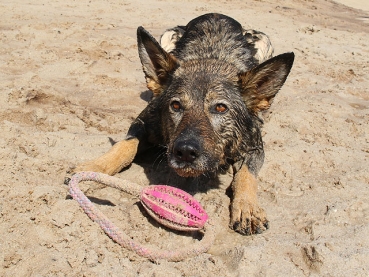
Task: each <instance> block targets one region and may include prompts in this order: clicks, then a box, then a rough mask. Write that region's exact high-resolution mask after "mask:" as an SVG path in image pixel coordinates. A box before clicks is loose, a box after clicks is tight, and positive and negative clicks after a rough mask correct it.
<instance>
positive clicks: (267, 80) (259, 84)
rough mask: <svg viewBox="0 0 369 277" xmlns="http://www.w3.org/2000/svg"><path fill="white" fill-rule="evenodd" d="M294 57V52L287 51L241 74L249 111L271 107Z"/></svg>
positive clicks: (242, 88) (243, 93)
mask: <svg viewBox="0 0 369 277" xmlns="http://www.w3.org/2000/svg"><path fill="white" fill-rule="evenodd" d="M294 58H295V55H294V53H285V54H282V55H279V56H276V57H274V58H271V59H269V60H267V61H265V62H264V63H262V64H260V65H258V66H256V67H254V68H253V69H251V70H250V71H248V72H245V73H241V74H240V75H239V78H240V82H241V94H242V97H243V98H244V101H245V104H246V107H247V109H248V110H249V111H251V112H252V113H254V114H257V113H258V112H260V111H263V110H266V109H268V108H269V107H270V105H271V104H272V101H273V98H274V96H275V95H276V94H277V92H278V91H279V89H280V88H281V87H282V85H283V84H284V82H285V81H286V79H287V76H288V74H289V73H290V70H291V67H292V64H293V60H294Z"/></svg>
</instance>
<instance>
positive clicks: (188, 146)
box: [173, 140, 200, 163]
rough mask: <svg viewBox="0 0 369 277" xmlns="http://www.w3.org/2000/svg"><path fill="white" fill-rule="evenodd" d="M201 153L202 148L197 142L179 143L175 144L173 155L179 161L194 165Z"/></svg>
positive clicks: (186, 141)
mask: <svg viewBox="0 0 369 277" xmlns="http://www.w3.org/2000/svg"><path fill="white" fill-rule="evenodd" d="M199 152H200V147H199V145H198V144H197V143H196V142H195V141H190V140H185V141H178V142H176V143H175V144H174V147H173V154H174V156H175V158H176V159H177V160H178V161H182V162H188V163H192V162H194V161H195V160H196V159H197V158H198V156H199Z"/></svg>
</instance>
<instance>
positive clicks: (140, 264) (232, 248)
mask: <svg viewBox="0 0 369 277" xmlns="http://www.w3.org/2000/svg"><path fill="white" fill-rule="evenodd" d="M362 3H364V2H362ZM365 10H367V11H368V8H367V7H366V8H365V9H362V10H358V9H355V8H353V7H348V6H344V5H342V4H338V3H336V2H332V1H330V0H327V1H322V0H315V1H300V0H287V1H272V0H263V1H242V0H233V1H212V0H208V1H202V0H200V1H199V0H196V1H194V0H186V1H167V0H161V1H154V0H145V1H143V0H138V1H86V0H82V1H72V0H66V1H50V0H40V1H37V2H35V1H30V0H13V1H2V2H1V3H0V15H1V21H0V80H1V86H0V87H1V93H0V119H1V120H0V124H1V133H0V157H1V159H0V165H1V183H0V276H166V277H168V276H368V274H369V263H368V261H369V250H368V249H369V236H368V233H369V202H368V199H369V190H368V185H369V173H368V168H369V144H368V143H369V132H368V130H369V123H368V116H369V110H368V108H369V94H368V87H369V81H368V76H369V62H368V56H369V41H368V35H369V24H368V21H366V20H367V19H368V17H369V13H368V12H365ZM208 12H220V13H224V14H227V15H229V16H231V17H233V18H235V19H236V20H237V21H239V22H240V23H241V24H243V26H244V27H245V28H253V29H256V30H260V31H262V32H264V33H266V34H268V35H269V37H270V39H271V41H272V43H273V45H274V48H275V54H276V55H277V54H281V53H284V52H290V51H293V52H294V53H295V55H296V59H295V64H294V66H293V68H292V71H291V74H290V76H289V78H288V79H287V81H286V83H285V85H284V86H283V88H282V89H281V91H280V92H279V94H278V95H277V97H276V99H275V101H274V103H273V105H272V108H271V110H270V112H268V113H267V114H266V115H265V118H264V121H265V125H264V129H263V133H264V142H265V152H266V160H265V164H264V166H263V168H262V170H261V172H260V175H259V178H258V179H259V199H260V203H261V205H262V206H263V207H264V208H265V210H266V212H267V214H268V219H269V220H270V229H269V230H268V231H266V232H264V233H263V234H260V235H254V236H248V237H245V236H241V235H239V234H237V233H234V232H233V231H232V230H230V229H229V228H228V221H229V209H228V207H229V202H230V200H229V198H228V197H227V196H226V194H225V190H226V188H227V186H228V185H229V182H230V180H231V178H232V176H231V175H230V174H228V173H225V174H222V175H221V176H220V181H221V183H220V186H219V188H217V189H209V190H206V191H202V190H201V191H196V188H189V190H190V191H191V192H192V193H194V195H195V197H196V199H198V200H199V201H200V202H201V204H202V205H203V206H204V208H205V209H206V210H207V212H208V213H209V216H210V217H211V218H212V219H213V220H214V222H216V225H215V231H216V240H215V242H214V245H213V246H212V247H211V249H210V250H209V251H208V253H204V254H201V255H198V256H196V257H193V258H188V259H186V260H185V261H183V262H176V263H173V262H167V261H160V262H158V263H152V262H150V261H148V260H146V259H144V258H142V257H140V256H138V255H136V254H134V253H132V252H131V251H129V250H126V249H124V248H122V247H121V246H119V245H118V244H117V243H115V242H113V241H112V240H111V239H110V238H109V237H107V236H106V235H105V233H104V232H103V231H102V230H101V229H100V227H99V226H98V225H97V224H96V223H94V222H92V221H91V220H90V219H89V218H88V217H87V215H86V214H85V213H84V212H83V211H82V210H81V208H80V207H79V206H78V203H77V202H76V201H74V200H73V199H71V198H70V196H69V193H68V187H67V186H66V185H64V184H63V180H64V176H65V172H66V171H67V170H68V169H69V167H71V166H73V165H75V164H78V163H81V162H83V161H87V160H90V159H92V158H95V157H97V156H99V155H101V154H103V153H104V152H106V151H107V150H108V149H109V148H110V147H111V144H110V142H109V138H112V139H113V140H116V141H117V140H121V139H123V138H124V137H125V133H126V132H127V130H128V128H129V125H130V123H131V122H132V120H133V119H134V118H135V117H136V116H137V115H138V114H139V113H140V111H141V110H142V109H143V108H144V107H145V106H146V105H147V98H148V97H147V95H148V93H147V91H146V87H145V80H144V75H143V73H142V69H141V64H140V61H139V58H138V53H137V43H136V29H137V27H138V26H141V25H142V26H144V27H145V28H146V29H147V30H148V31H150V32H151V33H152V34H153V35H154V36H155V37H156V38H158V37H159V36H160V34H161V33H162V32H163V31H164V30H165V29H166V28H169V27H173V26H176V25H184V24H187V22H188V21H189V20H191V19H193V18H194V17H196V16H199V15H201V14H204V13H208ZM163 168H164V169H163ZM166 173H167V172H166V171H165V167H164V166H163V165H162V164H161V163H160V161H154V162H152V163H149V162H147V163H141V164H137V163H134V164H132V166H130V167H129V168H128V169H126V170H124V171H123V172H121V173H119V174H118V175H117V176H118V177H119V178H122V179H127V180H131V181H134V182H136V183H137V184H138V185H139V186H145V185H148V184H150V183H155V182H156V181H157V180H158V179H155V178H159V177H158V176H162V177H161V178H164V180H165V178H167V177H165V176H166ZM152 176H157V177H155V178H153V177H152ZM159 179H160V178H159ZM81 188H82V189H83V191H84V192H85V193H86V194H87V195H88V196H89V197H93V198H91V199H94V202H95V203H96V205H97V206H98V207H99V209H101V210H102V211H103V212H104V213H105V214H106V215H107V216H108V217H109V218H110V219H111V220H112V221H113V222H115V223H116V224H117V225H118V226H119V228H121V229H122V230H123V231H124V232H125V233H127V234H128V235H129V236H130V237H132V238H133V239H134V240H136V241H138V242H141V243H143V244H145V245H154V246H156V247H160V248H162V249H168V250H170V249H174V248H184V247H186V245H189V244H193V243H196V242H197V240H196V239H195V238H193V237H192V236H189V235H184V234H179V233H173V232H170V231H168V230H166V229H164V228H162V227H160V226H159V225H158V224H155V223H153V222H152V221H151V220H150V221H149V220H148V218H147V217H145V216H144V215H143V214H142V210H141V209H140V206H139V205H137V199H136V198H135V197H132V196H130V195H128V194H125V193H121V192H119V191H117V190H114V189H112V188H107V187H105V186H103V185H100V184H95V183H84V184H82V185H81Z"/></svg>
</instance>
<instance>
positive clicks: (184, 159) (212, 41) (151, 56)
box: [74, 13, 294, 235]
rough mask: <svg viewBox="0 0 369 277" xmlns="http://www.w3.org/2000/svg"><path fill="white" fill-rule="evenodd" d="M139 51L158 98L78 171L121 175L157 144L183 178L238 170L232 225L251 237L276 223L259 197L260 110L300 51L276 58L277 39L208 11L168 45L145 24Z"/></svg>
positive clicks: (171, 34)
mask: <svg viewBox="0 0 369 277" xmlns="http://www.w3.org/2000/svg"><path fill="white" fill-rule="evenodd" d="M137 40H138V53H139V57H140V60H141V63H142V68H143V72H144V75H145V78H146V83H147V88H148V89H149V90H150V91H151V92H152V93H153V98H152V100H151V101H150V102H149V103H148V105H147V107H146V108H145V109H144V110H143V111H142V112H141V113H140V114H139V116H138V117H137V118H136V119H135V120H134V121H133V123H132V124H131V126H130V128H129V130H128V133H127V136H126V138H125V139H124V140H122V141H119V142H117V143H116V144H114V145H113V147H112V148H111V149H110V150H109V151H108V152H107V153H106V154H104V155H102V156H101V157H99V158H97V159H95V160H92V161H90V162H87V163H84V164H81V165H80V166H77V167H76V168H75V169H74V172H77V171H98V172H103V173H106V174H110V175H114V174H116V173H117V172H119V171H121V170H122V169H123V168H124V167H127V166H128V165H129V164H131V163H132V161H133V159H134V158H135V156H136V155H137V153H140V152H142V151H145V149H148V148H149V147H150V146H153V145H159V146H164V147H165V148H166V157H167V160H168V165H169V167H170V168H172V169H173V170H174V171H175V172H176V173H177V174H178V175H179V176H181V177H185V178H196V177H199V176H202V175H204V174H208V173H216V172H218V170H219V169H220V168H222V167H224V166H229V167H232V168H233V174H234V175H233V180H232V182H231V184H230V188H231V189H232V199H231V205H230V224H229V226H230V228H232V229H233V230H235V231H236V232H238V233H240V234H243V235H251V234H259V233H262V232H263V231H265V230H266V229H268V228H269V221H268V220H267V218H266V214H265V211H264V210H263V208H261V207H260V206H259V203H258V199H257V181H256V178H257V174H258V172H259V170H260V168H261V166H262V165H263V161H264V150H263V141H262V135H261V127H262V124H263V121H262V119H261V118H260V113H261V112H263V111H265V110H267V109H268V108H269V107H270V105H271V103H272V101H273V99H274V97H275V95H276V94H277V92H278V91H279V90H280V88H281V87H282V85H283V84H284V82H285V81H286V78H287V76H288V75H289V72H290V70H291V67H292V64H293V61H294V53H292V52H291V53H285V54H281V55H278V56H275V57H272V53H273V48H272V46H271V43H270V40H269V38H268V37H267V36H266V35H265V34H263V33H261V32H257V31H254V30H244V29H243V28H242V26H241V24H240V23H238V22H237V21H236V20H234V19H232V18H231V17H228V16H226V15H222V14H216V13H211V14H205V15H202V16H200V17H197V18H195V19H193V20H192V21H190V22H189V23H188V24H187V25H186V26H177V27H174V28H172V29H169V30H167V31H166V32H165V33H164V34H163V35H162V36H161V38H160V43H159V42H158V41H157V40H155V38H153V37H152V36H151V35H150V33H149V32H147V31H146V30H145V29H144V28H143V27H138V29H137Z"/></svg>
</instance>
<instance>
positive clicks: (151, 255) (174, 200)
mask: <svg viewBox="0 0 369 277" xmlns="http://www.w3.org/2000/svg"><path fill="white" fill-rule="evenodd" d="M82 181H95V182H98V183H102V184H105V185H107V186H110V187H113V188H116V189H119V190H122V191H124V192H126V193H129V194H131V195H133V196H137V197H140V199H141V203H142V205H143V206H144V208H145V209H146V210H147V211H148V213H149V214H150V215H151V216H152V217H153V218H154V219H156V220H157V221H158V222H160V223H162V224H164V225H166V226H167V227H170V228H173V229H176V230H203V232H204V236H203V238H202V240H201V241H199V242H197V243H196V244H194V245H190V246H186V247H182V248H181V249H175V250H163V249H157V248H155V247H152V246H143V245H141V244H139V243H137V242H135V241H134V240H132V239H131V238H130V237H129V236H127V235H126V234H124V233H123V232H122V231H121V230H119V228H118V227H116V226H115V225H114V224H113V223H112V222H111V221H110V220H109V219H108V218H107V217H106V216H105V215H104V214H103V213H102V212H101V211H100V210H99V209H98V208H96V207H95V205H93V204H92V202H91V201H90V200H89V199H88V198H87V197H86V196H85V195H84V193H83V192H82V191H81V190H80V189H79V188H78V183H79V182H82ZM68 185H69V192H70V195H71V196H72V197H73V199H74V200H76V201H77V202H78V203H79V205H80V206H81V207H82V209H83V210H84V211H85V213H86V214H87V215H88V216H89V217H90V218H91V219H92V220H93V221H95V222H96V223H97V224H99V225H100V227H101V228H102V229H103V230H104V232H105V233H106V234H107V235H108V236H109V237H110V238H111V239H112V240H113V241H115V242H117V243H118V244H120V245H121V246H122V247H124V248H127V249H129V250H131V251H134V252H135V253H137V254H138V255H140V256H142V257H145V258H147V259H149V260H151V261H157V260H161V259H164V260H168V261H181V260H184V259H186V258H189V257H194V256H197V255H199V254H201V253H204V252H207V251H208V250H209V248H210V247H211V245H212V244H213V241H214V239H215V233H214V228H212V227H213V226H212V223H211V222H210V221H209V220H207V215H206V212H205V211H204V210H203V209H202V207H201V205H200V204H199V203H198V202H197V201H196V200H195V199H194V198H193V197H192V196H191V195H190V194H188V193H186V192H184V191H182V190H179V189H176V188H173V187H169V186H162V185H158V186H149V187H146V188H144V189H142V190H141V189H140V188H139V187H138V186H137V185H136V184H134V183H132V182H129V181H126V180H121V179H119V178H116V177H112V176H110V175H106V174H102V173H97V172H78V173H76V174H75V175H73V177H72V178H71V180H70V182H69V184H68ZM205 222H206V223H205Z"/></svg>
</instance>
